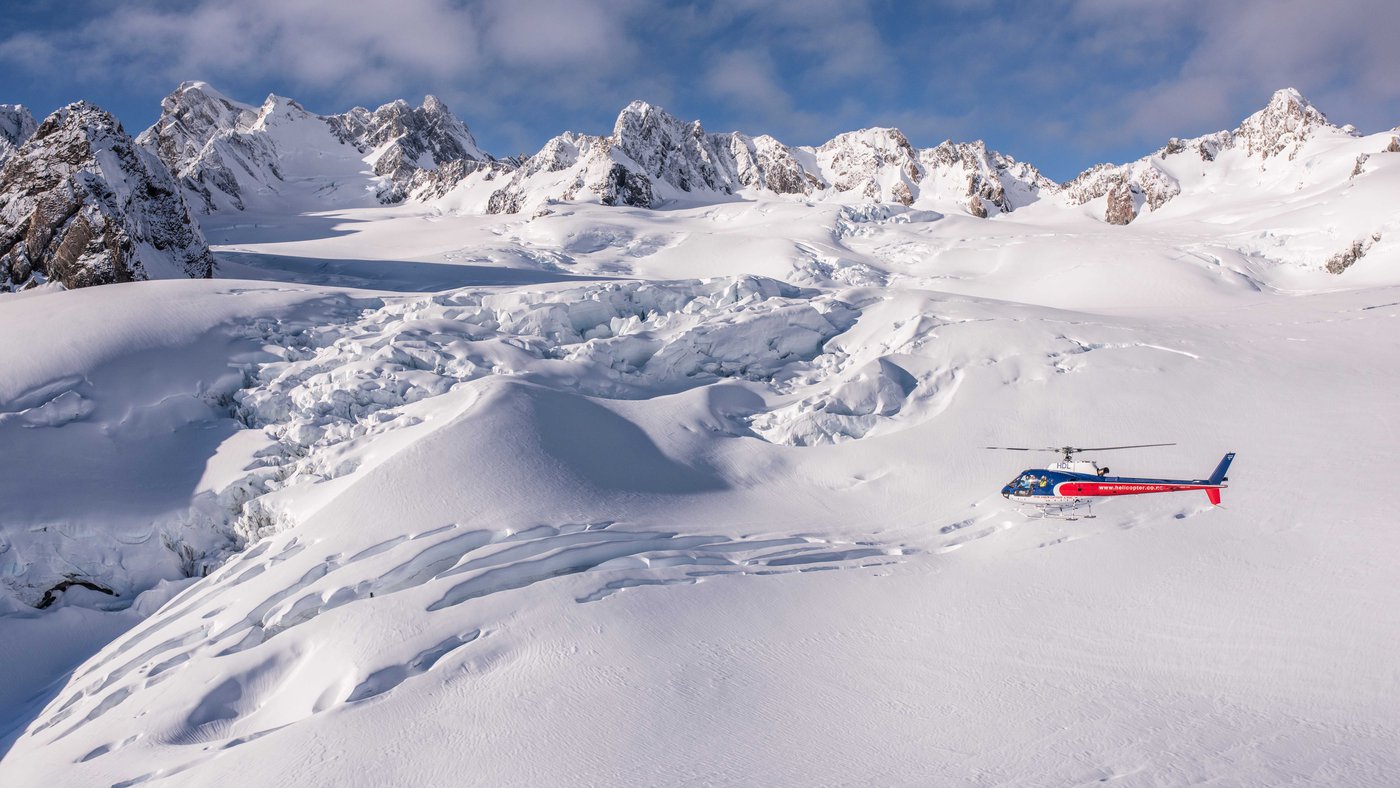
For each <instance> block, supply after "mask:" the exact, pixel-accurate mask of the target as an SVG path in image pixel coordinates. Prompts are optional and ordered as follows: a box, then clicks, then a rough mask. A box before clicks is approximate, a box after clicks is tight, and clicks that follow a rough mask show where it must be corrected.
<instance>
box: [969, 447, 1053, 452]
mask: <svg viewBox="0 0 1400 788" xmlns="http://www.w3.org/2000/svg"><path fill="white" fill-rule="evenodd" d="M982 448H984V449H999V450H1001V451H1059V449H1028V448H1026V447H1024V446H983V447H982Z"/></svg>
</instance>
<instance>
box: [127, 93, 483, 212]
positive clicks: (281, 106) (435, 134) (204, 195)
mask: <svg viewBox="0 0 1400 788" xmlns="http://www.w3.org/2000/svg"><path fill="white" fill-rule="evenodd" d="M161 109H162V115H161V118H160V119H159V120H158V121H156V123H155V125H153V126H151V127H150V128H149V129H147V130H146V131H145V132H143V133H142V134H141V136H140V137H138V138H137V141H138V142H139V143H140V144H142V145H144V146H146V147H147V148H150V149H151V150H153V151H155V152H156V153H158V154H159V155H160V157H161V158H162V159H163V160H164V161H165V162H166V164H167V165H169V167H170V169H171V170H172V171H173V172H174V173H175V174H176V175H177V176H178V177H179V178H180V182H181V185H182V186H183V187H184V188H185V190H186V193H187V194H188V195H190V196H191V197H192V198H193V199H194V201H195V203H196V204H197V205H198V206H199V207H200V209H201V210H203V211H204V212H207V213H208V212H214V211H219V210H245V209H247V208H249V207H250V203H258V202H266V201H280V202H283V203H289V202H292V203H295V202H300V203H307V204H310V205H312V206H324V207H341V206H353V205H361V204H374V203H375V202H378V203H386V204H392V203H399V202H403V201H405V200H419V199H430V198H432V197H437V196H440V195H441V194H443V193H444V192H446V191H447V190H448V189H450V188H451V187H452V186H455V185H456V184H457V183H458V182H460V181H461V180H463V179H464V178H466V177H468V176H470V175H472V174H473V173H477V172H482V171H486V172H493V173H494V171H496V170H499V169H502V168H509V165H508V164H502V163H499V162H496V160H495V159H493V158H492V157H491V156H490V155H488V154H487V153H485V152H484V151H482V150H481V148H480V147H478V145H477V144H476V140H475V139H474V138H473V137H472V135H471V132H470V131H468V129H467V127H466V126H465V125H464V124H463V123H462V122H461V121H460V120H458V119H457V118H456V117H454V116H453V115H452V113H451V112H450V111H449V110H448V109H447V106H446V105H444V104H443V103H442V102H441V101H439V100H438V99H437V98H435V97H433V96H428V97H427V98H426V99H424V101H423V104H422V105H421V106H419V107H413V106H410V105H409V104H408V102H406V101H403V100H399V101H393V102H390V103H388V104H385V105H383V106H381V107H380V108H379V109H376V110H374V111H370V110H368V109H365V108H363V107H356V108H354V109H352V110H350V111H349V112H346V113H344V114H341V115H318V114H316V113H313V112H310V111H308V110H307V109H306V108H305V107H303V106H302V105H301V104H298V103H297V102H296V101H293V100H292V99H289V98H285V97H282V96H276V95H270V96H268V97H267V99H266V100H265V101H264V102H263V103H262V105H261V106H257V107H254V106H252V105H249V104H242V103H240V102H237V101H234V100H233V99H230V98H228V97H227V96H225V95H223V94H222V93H220V92H219V91H217V90H215V89H214V88H213V87H211V86H209V85H208V84H206V83H203V82H186V83H183V84H182V85H180V87H179V88H177V89H176V90H175V92H173V93H171V94H170V95H169V96H167V97H166V98H165V99H164V100H163V101H162V102H161Z"/></svg>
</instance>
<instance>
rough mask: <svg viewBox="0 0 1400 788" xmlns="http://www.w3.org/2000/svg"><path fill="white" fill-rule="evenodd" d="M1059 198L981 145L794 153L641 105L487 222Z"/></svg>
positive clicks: (497, 199)
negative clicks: (584, 213) (673, 210)
mask: <svg viewBox="0 0 1400 788" xmlns="http://www.w3.org/2000/svg"><path fill="white" fill-rule="evenodd" d="M619 184H622V186H619ZM1055 188H1056V186H1055V184H1054V183H1053V182H1052V181H1050V180H1049V179H1047V178H1045V177H1044V176H1042V175H1041V174H1040V173H1039V172H1038V171H1036V169H1035V168H1034V167H1031V166H1029V165H1026V164H1020V163H1018V162H1016V161H1015V160H1014V159H1012V158H1010V157H1008V156H1002V155H1001V154H998V153H996V152H994V151H989V150H987V148H986V146H985V145H983V144H982V143H980V142H976V143H969V144H960V145H955V144H953V143H951V142H945V143H943V144H941V145H939V146H937V147H935V148H929V149H926V150H920V149H918V148H915V147H914V146H913V145H911V144H910V143H909V140H908V139H907V138H906V137H905V136H904V135H903V134H902V133H900V131H899V130H898V129H882V128H875V129H864V130H862V131H854V132H849V133H846V134H842V135H840V136H838V137H836V138H834V139H832V140H831V141H829V142H827V143H825V144H823V145H821V146H819V147H816V148H795V147H789V146H786V145H783V144H782V143H781V142H779V141H778V140H775V139H773V138H772V137H768V136H759V137H750V136H748V135H745V134H740V133H738V132H733V133H726V134H711V133H708V132H706V131H705V130H704V128H702V127H701V125H700V123H699V122H691V123H686V122H682V121H680V120H678V119H676V118H675V117H673V116H672V115H670V114H668V113H667V112H665V111H664V110H662V109H660V108H658V107H654V106H652V105H650V104H647V103H645V102H640V101H635V102H632V103H631V104H629V105H628V106H627V107H626V108H624V109H623V110H622V113H621V114H619V116H618V119H617V123H616V124H614V127H613V133H612V134H611V135H610V136H607V137H596V136H587V135H580V134H573V133H568V134H563V135H560V136H559V137H556V138H554V139H552V140H550V141H549V142H548V143H546V144H545V146H544V148H543V149H541V150H540V152H539V153H538V154H536V155H535V156H532V157H530V159H529V160H527V161H526V163H525V165H524V166H522V167H521V168H520V169H519V170H517V171H516V172H515V173H514V174H513V175H512V176H511V178H510V179H509V180H508V182H506V183H505V184H504V185H503V186H502V187H501V188H500V189H498V190H497V191H496V192H495V193H494V194H492V196H491V198H490V201H489V203H488V205H487V210H488V212H491V213H517V212H521V211H525V210H527V209H532V208H536V207H538V206H542V205H547V204H549V203H551V202H555V201H570V200H580V199H583V200H592V199H596V200H598V201H599V202H603V203H604V204H609V205H612V204H626V205H647V206H650V205H653V204H655V203H656V202H659V201H662V200H668V199H725V198H728V197H729V196H730V195H734V194H739V193H741V192H756V193H764V192H766V193H770V194H780V195H801V196H803V197H806V198H808V199H820V200H834V201H840V202H876V203H885V202H890V203H898V204H902V205H912V204H914V203H916V202H920V201H932V202H936V203H938V204H939V205H943V206H945V207H946V206H947V205H960V206H962V207H963V208H965V209H966V210H967V211H968V212H970V213H972V214H974V215H978V216H987V215H989V212H991V213H999V212H1002V211H1009V210H1012V209H1013V208H1014V207H1015V206H1016V205H1024V204H1026V203H1029V202H1033V201H1035V200H1036V199H1038V198H1039V195H1040V193H1041V192H1043V191H1053V190H1055ZM647 195H650V196H649V198H648V197H647ZM644 198H646V199H647V201H646V202H641V200H643V199H644Z"/></svg>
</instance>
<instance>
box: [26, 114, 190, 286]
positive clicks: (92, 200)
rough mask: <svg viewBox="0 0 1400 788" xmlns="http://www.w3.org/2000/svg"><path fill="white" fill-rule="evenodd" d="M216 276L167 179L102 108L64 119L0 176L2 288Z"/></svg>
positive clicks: (52, 120)
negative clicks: (54, 282)
mask: <svg viewBox="0 0 1400 788" xmlns="http://www.w3.org/2000/svg"><path fill="white" fill-rule="evenodd" d="M213 272H214V259H213V257H212V256H211V255H210V253H209V247H208V246H207V245H206V244H205V242H204V237H203V235H202V234H201V233H200V231H199V226H198V224H197V223H196V222H195V221H194V219H193V218H192V217H191V216H190V210H189V206H188V205H187V204H186V203H185V200H184V198H183V196H181V193H180V188H179V185H178V184H177V183H176V181H175V179H174V178H173V177H172V176H171V174H170V172H169V170H168V169H166V167H165V165H164V164H163V163H162V162H161V160H160V159H159V158H157V157H156V156H155V155H154V154H152V153H151V152H149V151H147V150H145V149H143V148H141V147H140V146H138V145H136V144H135V143H134V142H133V141H132V139H131V137H129V136H127V134H126V132H125V131H124V130H123V129H122V127H121V124H119V123H118V122H117V121H116V119H115V118H113V117H112V116H111V115H110V114H108V113H107V112H106V111H105V110H103V109H101V108H100V107H96V106H93V105H91V104H88V103H86V102H81V101H80V102H78V103H76V104H70V105H68V106H67V107H64V108H63V109H60V110H58V111H57V112H55V113H54V114H52V115H50V116H49V117H48V118H46V119H45V120H44V122H43V123H42V124H40V125H39V126H38V128H37V129H36V130H35V131H34V133H33V134H32V135H31V136H30V137H29V139H28V140H27V141H26V142H25V143H24V144H23V145H21V146H20V147H19V148H18V150H16V151H15V152H14V154H13V155H12V156H10V158H9V159H8V160H7V161H6V162H5V164H4V166H3V167H0V289H17V288H22V287H26V286H28V285H31V284H37V283H39V282H42V281H46V280H52V281H57V282H60V283H62V284H63V285H64V286H65V287H69V288H74V287H87V286H89V285H98V284H108V283H112V282H125V281H130V280H136V279H149V278H174V277H181V276H188V277H209V276H212V275H213Z"/></svg>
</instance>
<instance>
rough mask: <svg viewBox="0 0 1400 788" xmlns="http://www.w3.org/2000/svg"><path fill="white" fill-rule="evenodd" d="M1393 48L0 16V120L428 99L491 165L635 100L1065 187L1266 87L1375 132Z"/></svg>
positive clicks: (1269, 26)
mask: <svg viewBox="0 0 1400 788" xmlns="http://www.w3.org/2000/svg"><path fill="white" fill-rule="evenodd" d="M1396 30H1400V3H1396V2H1394V0H1334V1H1333V2H1319V1H1317V0H1306V1H1304V0H1233V1H1228V2H1207V1H1206V0H1177V2H1164V1H1163V0H1152V1H1149V0H1043V1H1041V2H1030V1H1025V2H1017V1H1015V0H1007V1H1006V2H994V1H993V0H931V1H930V2H920V3H915V2H896V1H895V0H868V1H864V2H863V1H862V0H839V1H838V0H800V1H799V0H715V1H714V2H708V3H677V2H665V3H663V2H644V1H643V0H511V1H510V2H505V1H504V0H492V1H490V2H485V1H482V0H389V1H388V2H380V1H378V0H375V1H374V2H371V1H370V0H241V2H228V1H227V0H128V1H127V2H122V3H116V2H107V1H105V0H31V2H24V3H22V2H17V1H16V0H0V102H4V103H22V104H26V105H28V106H29V107H30V108H31V109H32V110H34V112H35V114H44V113H47V112H49V111H51V110H52V109H54V108H56V107H58V106H60V105H62V104H64V103H67V102H69V101H73V100H77V99H79V98H83V99H88V100H90V101H93V102H95V103H98V104H100V105H102V106H104V107H106V108H107V109H109V110H111V111H112V112H114V113H115V114H116V115H117V116H118V117H119V118H120V119H121V120H122V121H123V123H124V124H125V125H126V127H127V129H128V131H131V132H133V133H135V132H136V131H139V130H140V129H142V128H144V127H145V126H147V125H149V124H150V123H151V122H152V121H154V120H155V118H156V117H157V115H158V114H159V111H160V110H159V102H160V98H161V97H162V96H163V95H165V94H167V93H169V92H170V90H171V89H173V88H174V87H175V86H176V85H177V84H179V82H181V81H183V80H186V79H202V80H205V81H208V82H210V83H212V84H214V85H215V86H216V87H218V88H220V89H221V90H223V91H224V92H225V93H228V94H229V95H231V96H233V97H235V98H238V99H242V100H244V101H248V102H250V103H258V102H260V101H261V100H262V98H263V97H264V96H266V95H267V94H268V93H278V94H281V95H287V96H291V97H293V98H295V99H297V100H298V101H300V102H301V103H303V104H305V105H306V106H307V107H308V108H310V109H312V110H313V111H317V112H322V113H330V112H340V111H343V110H345V109H348V108H350V107H351V106H355V105H364V106H370V107H374V106H377V105H378V104H380V103H383V102H385V101H388V100H391V99H394V98H400V97H403V98H408V99H410V100H412V101H414V102H417V101H418V100H419V99H421V98H422V96H423V95H424V94H425V93H433V94H435V95H437V96H439V97H440V98H442V99H443V100H444V101H446V102H447V104H448V106H450V107H451V108H452V109H453V111H454V112H455V113H456V114H457V115H458V116H459V117H461V118H462V119H463V120H464V121H465V122H466V123H467V124H468V125H469V126H470V127H471V128H472V131H473V133H474V134H475V135H476V136H477V138H478V141H479V142H480V143H481V144H482V146H483V147H485V148H486V149H487V150H490V151H492V152H494V153H497V154H511V153H519V152H533V151H535V150H537V149H538V148H539V147H540V145H541V144H542V143H543V142H544V141H545V140H547V139H548V138H549V137H551V136H553V135H555V134H557V133H559V132H560V131H564V130H566V129H568V130H574V131H583V132H591V133H605V132H607V131H609V130H610V129H611V127H612V122H613V119H614V118H615V117H616V115H617V111H618V110H619V109H621V108H622V107H623V106H624V105H625V104H626V103H627V102H628V101H630V100H632V99H634V98H641V99H645V100H647V101H650V102H652V103H654V104H658V105H660V106H663V107H665V108H667V109H668V110H670V111H671V112H672V113H674V114H676V115H678V116H680V117H682V118H685V119H692V118H698V119H700V120H701V121H702V123H703V124H704V126H705V127H706V128H707V129H709V130H711V131H730V130H734V129H738V130H741V131H745V132H749V133H754V134H757V133H769V134H772V135H774V136H776V137H778V138H779V139H781V140H783V141H784V142H787V143H789V144H794V145H809V144H819V143H821V142H823V141H825V140H827V139H829V138H831V137H832V136H834V135H835V134H837V133H840V132H842V131H849V130H852V129H857V128H863V127H867V126H896V127H899V128H900V129H902V130H904V132H905V133H906V134H907V135H908V136H909V138H910V140H911V141H913V142H914V143H915V144H916V145H921V146H922V145H933V144H936V143H938V142H940V141H942V140H943V139H948V138H951V139H953V140H957V141H967V140H972V139H979V138H980V139H984V140H986V141H987V143H988V145H990V146H991V147H993V148H995V149H997V150H1000V151H1003V152H1005V153H1009V154H1011V155H1013V156H1015V157H1017V158H1019V159H1022V160H1025V161H1029V162H1031V163H1033V164H1035V165H1037V166H1038V167H1040V168H1041V169H1042V170H1044V171H1045V173H1046V174H1047V175H1049V176H1050V177H1053V178H1056V179H1061V180H1063V179H1066V178H1069V177H1072V176H1073V175H1074V174H1076V173H1077V172H1079V171H1080V170H1081V169H1083V168H1085V167H1087V166H1089V165H1092V164H1094V163H1097V162H1100V161H1124V160H1127V159H1131V158H1136V157H1137V156H1140V155H1143V154H1144V153H1147V152H1149V151H1151V150H1153V149H1155V148H1157V147H1159V146H1161V145H1162V144H1163V143H1164V142H1165V141H1166V139H1167V138H1168V137H1172V136H1192V135H1196V134H1201V133H1205V132H1209V131H1215V130H1217V129H1221V128H1231V127H1233V126H1235V125H1236V124H1237V123H1238V122H1239V121H1240V120H1241V119H1242V118H1244V117H1245V116H1246V115H1248V114H1249V113H1251V112H1253V111H1254V110H1256V109H1258V108H1259V107H1260V106H1262V105H1263V104H1264V103H1265V102H1266V101H1267V100H1268V98H1269V96H1270V95H1271V94H1272V92H1273V91H1274V90H1276V89H1278V88H1281V87H1287V86H1293V87H1297V88H1298V89H1300V90H1301V91H1302V92H1303V94H1304V95H1306V96H1308V97H1309V98H1310V99H1311V100H1312V101H1313V103H1315V104H1316V105H1318V106H1319V107H1320V108H1321V109H1322V110H1323V111H1324V112H1326V113H1327V114H1328V116H1329V117H1330V118H1331V119H1332V120H1333V121H1334V122H1336V123H1339V124H1340V123H1352V124H1354V125H1356V126H1357V127H1358V128H1359V129H1360V130H1361V131H1363V132H1372V131H1379V130H1381V129H1384V128H1390V127H1393V126H1395V125H1396V124H1397V123H1400V78H1397V77H1396V75H1397V74H1400V46H1397V45H1396V44H1395V43H1394V35H1395V31H1396Z"/></svg>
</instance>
